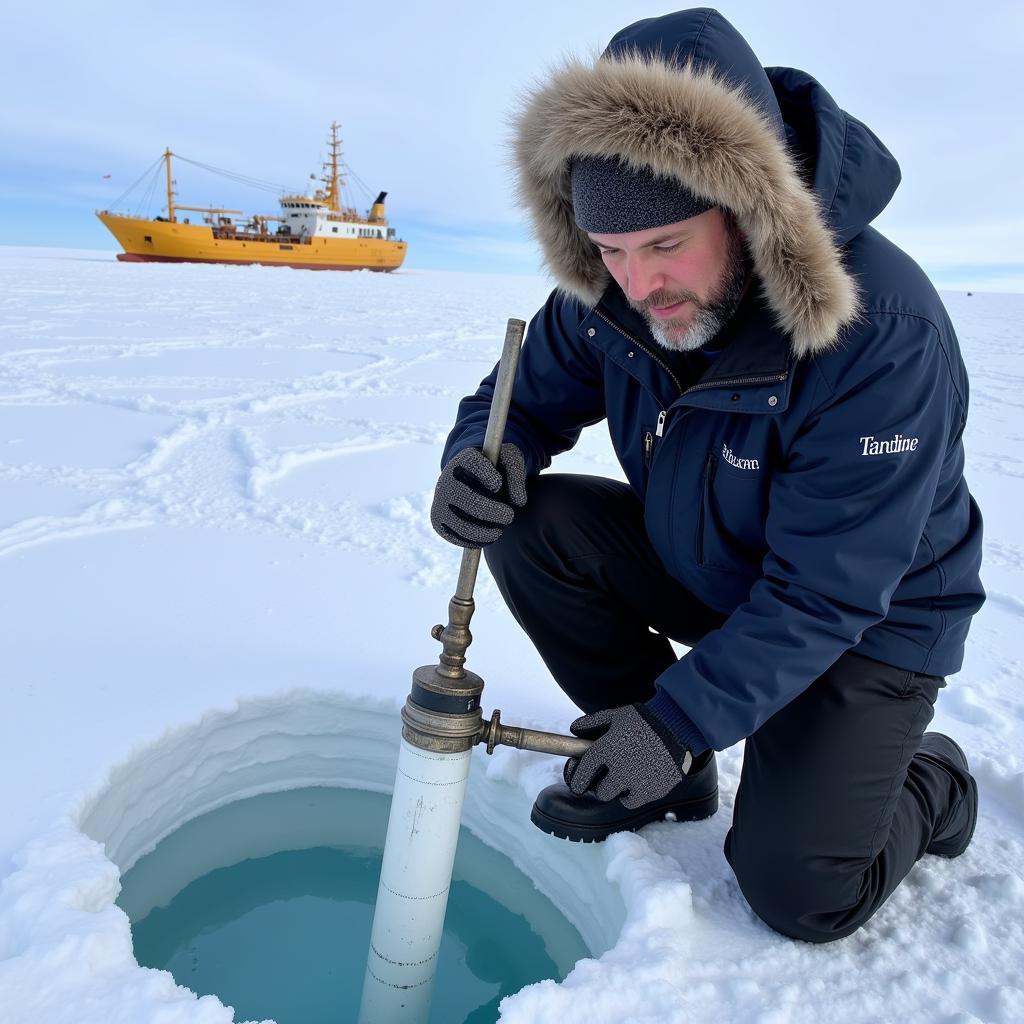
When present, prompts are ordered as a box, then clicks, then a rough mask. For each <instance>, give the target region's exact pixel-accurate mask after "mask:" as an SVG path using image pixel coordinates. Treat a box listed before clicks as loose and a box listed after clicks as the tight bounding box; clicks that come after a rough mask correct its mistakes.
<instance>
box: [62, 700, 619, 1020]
mask: <svg viewBox="0 0 1024 1024" xmlns="http://www.w3.org/2000/svg"><path fill="white" fill-rule="evenodd" d="M400 734H401V722H400V719H399V715H398V706H397V704H396V703H395V702H393V701H390V700H382V699H377V698H371V697H362V696H355V695H352V694H347V693H342V692H319V691H311V690H305V689H296V690H290V691H287V692H283V693H279V694H275V695H273V696H268V697H259V698H246V699H243V700H239V701H238V702H237V704H236V705H234V706H233V707H232V708H230V709H225V710H216V711H209V712H207V713H206V714H204V715H203V716H202V717H201V718H200V719H199V720H197V721H195V722H193V723H191V724H188V725H182V726H178V727H175V728H174V729H171V730H169V731H168V732H166V733H165V734H164V735H163V736H161V737H159V738H158V739H156V740H155V741H153V742H151V743H149V744H147V745H145V746H142V747H139V748H137V749H136V750H135V751H134V752H133V753H132V754H131V755H130V756H129V757H128V758H127V759H126V760H125V761H123V762H122V763H121V764H118V765H116V766H115V767H114V768H112V769H111V771H110V773H109V775H108V777H107V780H106V782H105V783H104V785H103V786H102V788H101V789H100V790H99V791H98V792H96V793H94V794H93V795H92V796H90V797H89V798H87V799H86V800H84V801H83V803H82V804H81V805H80V808H79V810H78V812H77V814H76V823H77V824H78V826H79V827H80V828H81V830H82V832H84V833H85V835H86V836H88V837H90V838H92V839H94V840H96V841H97V842H99V843H102V844H103V848H104V851H105V853H106V856H107V858H108V859H109V860H110V861H112V862H113V863H114V864H115V865H116V866H117V867H118V869H119V870H120V874H121V879H122V884H123V891H122V894H121V896H120V897H119V899H118V903H119V904H120V906H121V907H122V909H123V910H124V911H125V912H126V914H127V915H128V917H129V919H130V920H131V921H132V923H133V925H135V930H136V931H137V932H138V936H139V937H138V939H137V940H136V942H137V948H136V950H135V952H136V954H137V959H138V961H139V962H140V963H143V964H145V963H147V962H149V961H150V959H151V956H150V953H149V952H147V949H148V943H149V942H150V941H151V940H150V938H149V937H147V936H146V935H145V934H144V933H145V931H146V930H147V929H148V928H149V927H150V926H153V927H156V926H157V924H158V923H160V922H163V923H161V926H160V931H161V933H163V935H164V937H158V938H157V939H155V940H154V941H155V943H156V945H155V946H154V947H153V948H154V949H155V950H156V951H157V952H156V953H154V954H153V956H154V957H156V956H158V955H163V956H169V957H170V959H169V960H166V965H167V966H168V967H169V968H170V969H171V972H172V974H174V976H175V977H176V979H177V980H178V982H179V984H181V985H183V986H185V987H188V988H198V987H199V984H200V982H199V977H198V975H199V974H200V973H201V969H205V968H204V967H203V965H204V962H209V958H210V956H211V951H212V950H213V949H214V946H212V945H211V946H209V947H207V946H206V945H205V944H206V943H207V942H209V943H215V942H217V941H223V942H224V943H225V948H227V950H228V952H229V953H231V954H232V955H233V956H234V958H235V961H236V963H237V964H238V967H239V970H250V969H252V968H253V967H256V971H255V977H256V980H255V981H254V982H253V983H252V986H251V987H252V989H253V991H254V992H256V991H257V990H261V991H264V992H271V993H272V991H273V990H272V988H271V987H269V986H272V985H273V983H275V981H277V982H279V983H281V984H285V983H291V979H292V978H293V977H294V979H296V980H294V984H295V985H296V986H298V985H299V984H300V981H299V980H297V979H298V978H299V974H298V973H296V972H298V971H299V970H300V968H301V969H308V970H309V971H310V972H311V974H316V975H317V976H318V977H319V978H320V979H321V982H322V983H323V986H324V987H323V989H322V992H323V993H324V994H323V995H322V998H325V999H330V998H334V997H333V996H332V995H331V993H332V992H335V991H337V990H338V988H337V986H338V985H339V984H340V979H341V977H342V975H343V974H344V972H345V971H349V970H352V971H354V972H355V975H357V976H358V977H359V981H358V982H357V983H356V984H355V986H354V989H353V990H352V992H351V993H350V995H349V997H350V998H351V999H352V1000H356V1002H355V1003H352V1002H349V1003H348V1004H343V1005H342V1006H341V1007H340V1008H338V1009H337V1011H335V1010H334V1008H333V1005H332V1010H331V1013H330V1014H329V1015H328V1016H326V1017H322V1018H321V1017H318V1016H315V1015H313V1014H312V1013H310V1014H309V1015H308V1016H306V1017H305V1018H303V1017H302V1016H301V1014H300V1015H298V1016H292V1017H290V1018H289V1017H287V1016H286V1015H285V1011H283V1010H282V1011H278V1010H277V1009H273V1010H272V1008H270V1007H265V1008H262V1009H256V1008H252V1009H250V1008H249V1004H247V1003H246V1004H244V1007H245V1008H243V1002H242V998H241V997H238V996H235V995H234V990H233V989H232V990H230V991H229V990H228V989H227V988H226V987H225V986H224V985H223V984H221V985H219V987H218V986H217V985H211V986H210V987H211V988H212V991H213V992H214V993H215V994H216V996H217V997H219V998H220V999H221V1001H223V1002H227V1003H230V1004H232V1005H234V1006H235V1019H236V1020H245V1019H247V1017H248V1019H253V1018H255V1019H257V1020H258V1019H260V1018H261V1017H264V1016H266V1015H267V1014H269V1013H271V1012H274V1013H280V1016H279V1017H278V1018H277V1019H278V1021H279V1024H287V1022H288V1021H289V1020H302V1019H304V1020H305V1021H309V1020H314V1019H331V1020H346V1019H354V1011H352V1012H351V1013H348V1012H347V1011H346V1010H345V1006H346V1005H347V1006H349V1007H352V1006H355V1005H358V999H359V995H360V990H361V986H362V980H361V979H362V972H363V969H364V967H365V963H366V954H367V952H368V936H369V928H370V921H371V917H372V902H373V901H374V900H375V899H376V884H377V877H378V873H379V867H378V864H377V861H378V859H379V856H380V847H381V844H382V843H383V840H384V836H385V835H386V831H387V827H386V825H387V815H388V810H389V807H390V793H391V789H392V786H393V784H394V779H395V769H396V765H397V763H398V747H399V739H400ZM500 753H502V752H501V751H498V752H496V754H495V755H494V757H493V759H492V758H489V757H488V755H487V754H486V753H484V751H483V750H482V749H480V748H477V749H476V750H475V751H474V753H473V766H472V769H471V772H470V781H469V787H468V790H467V792H466V800H465V803H464V805H463V812H462V831H461V833H460V836H461V838H460V841H459V855H458V858H457V860H456V875H455V877H456V887H455V888H453V891H452V896H451V904H450V906H451V908H452V911H453V913H454V914H457V915H459V916H456V917H452V920H451V922H450V923H449V927H450V928H451V929H452V934H451V935H449V936H448V938H447V939H446V942H447V948H448V950H449V951H450V952H449V953H448V954H447V955H448V957H449V958H451V957H452V956H454V958H455V961H458V960H459V958H460V957H461V958H462V960H463V961H465V962H464V963H463V964H461V965H459V964H455V965H452V966H451V967H449V968H445V969H447V970H455V967H456V966H458V967H459V969H460V970H462V971H463V973H462V975H460V976H459V977H458V978H455V977H454V976H453V977H452V978H450V979H449V980H448V981H445V980H444V979H443V977H442V975H440V974H439V976H438V982H437V988H436V990H435V991H436V992H437V993H438V995H437V998H436V1000H435V1004H436V1005H437V1006H440V1007H442V1008H444V1007H449V1008H450V1009H449V1010H448V1011H447V1012H448V1016H447V1017H442V1016H435V1017H434V1018H433V1019H434V1020H438V1021H440V1020H442V1019H443V1020H445V1021H446V1022H447V1021H457V1020H460V1019H464V1018H460V1017H459V1016H458V1014H459V1013H465V1014H468V1015H469V1016H468V1017H467V1018H465V1019H469V1020H475V1019H478V1018H475V1017H473V1016H472V1014H473V1013H474V1012H479V1013H480V1014H483V1013H484V1011H483V1010H482V1009H480V1007H481V1006H484V1007H488V1010H487V1011H486V1012H487V1013H488V1014H490V1016H489V1017H487V1016H486V1015H485V1016H484V1017H482V1018H479V1019H489V1020H493V1019H494V1018H495V1017H496V1016H497V1014H496V1013H495V1012H492V1011H493V1007H494V1005H496V1004H495V1003H494V1000H495V998H500V997H501V996H502V995H503V994H505V993H507V992H511V991H514V990H515V989H516V988H517V987H522V986H523V985H525V984H527V983H528V980H535V979H539V978H542V977H549V978H556V979H562V978H564V977H565V975H566V973H567V972H568V971H570V970H571V969H572V967H573V963H574V962H575V961H576V960H578V959H579V958H581V957H587V956H589V957H596V956H600V955H601V954H603V953H604V952H606V951H607V950H609V949H611V948H612V946H614V945H615V944H616V942H617V941H618V939H619V936H620V934H621V932H622V928H623V925H624V922H625V918H626V911H625V906H624V904H623V900H622V894H621V891H620V890H619V887H618V885H617V884H616V883H615V882H614V881H612V880H610V879H609V877H608V871H607V857H606V854H605V852H604V850H603V847H602V845H601V844H584V845H582V846H581V844H578V843H566V842H562V841H560V840H556V839H552V837H551V836H548V835H545V834H544V833H542V832H541V831H540V830H539V829H536V828H534V826H533V825H532V824H531V823H530V807H531V805H532V803H533V797H534V796H535V795H536V792H537V790H538V788H540V787H541V786H543V785H546V784H547V783H548V782H549V781H552V778H549V777H548V775H549V774H550V773H549V772H548V771H547V769H548V768H550V767H551V766H550V765H548V764H547V763H546V761H545V759H543V758H538V757H536V756H534V755H529V756H526V755H523V754H522V752H519V751H505V752H504V754H505V755H506V756H505V757H503V758H501V759H499V756H498V755H499V754H500ZM499 851H500V852H499ZM369 860H372V861H373V867H372V869H371V868H369V866H368V861H369ZM360 877H362V878H363V879H364V880H365V879H367V878H369V882H368V885H369V889H368V890H367V892H368V896H367V900H368V902H364V903H362V904H361V905H360V906H361V909H360V906H355V905H353V906H348V907H344V906H342V904H343V903H345V902H346V900H345V899H342V898H340V897H339V895H338V894H339V892H341V893H344V892H348V891H350V890H352V888H353V887H354V886H355V885H356V882H357V881H358V879H359V878H360ZM370 890H372V891H370ZM179 894H180V895H179ZM197 894H198V895H197ZM275 894H276V895H275ZM285 895H286V896H288V898H287V899H285V898H277V897H282V896H285ZM348 902H350V903H352V904H359V900H357V899H352V900H349V901H348ZM289 904H291V907H289ZM190 907H191V908H193V910H192V911H190V909H189V908H190ZM459 908H461V909H459ZM193 911H194V912H195V913H198V914H200V917H201V915H202V914H206V915H207V919H206V924H208V925H209V926H210V930H209V931H207V932H203V927H204V925H203V922H202V921H201V920H200V919H199V918H196V919H193V920H192V921H191V923H188V922H189V915H190V913H192V912H193ZM293 911H301V912H302V913H306V912H308V913H309V914H310V915H311V916H310V918H309V923H308V926H307V928H306V930H307V931H308V932H309V933H310V936H311V937H314V938H315V939H316V941H314V942H313V944H312V946H310V947H308V948H306V947H300V946H298V945H297V944H296V943H297V942H298V940H295V941H294V942H289V943H288V944H287V948H286V949H285V950H284V951H283V952H278V953H276V954H275V953H272V952H270V950H271V948H272V947H271V942H272V940H273V939H274V933H275V932H279V931H280V932H283V931H284V929H285V924H284V923H282V922H284V921H285V920H286V918H287V916H288V915H289V914H291V913H292V912H293ZM346 914H348V915H350V917H345V915H346ZM360 914H362V915H364V916H363V918H362V919H361V920H362V921H363V924H362V925H360V924H359V920H360V917H359V915H360ZM275 915H282V917H281V918H277V917H275ZM339 915H340V916H339ZM460 918H461V919H460ZM257 924H258V925H259V929H257ZM288 927H291V928H294V927H295V925H294V923H292V924H290V925H288ZM359 928H363V929H364V930H365V935H363V934H360V935H358V937H357V934H356V932H357V930H358V929H359ZM300 930H301V929H300ZM218 931H219V932H220V934H221V939H218V938H217V933H218ZM531 934H532V935H533V936H534V937H535V938H533V939H530V938H529V937H530V935H531ZM174 935H177V936H178V939H177V940H176V941H174V940H173V936H174ZM190 935H191V936H194V938H190V937H189V936H190ZM256 935H259V936H261V938H260V939H259V940H258V941H257V940H255V939H254V938H247V937H246V936H253V937H255V936H256ZM527 941H529V942H530V943H532V944H533V945H532V950H531V951H528V953H527V956H526V959H525V961H520V960H519V959H516V960H513V959H512V957H513V955H514V956H515V957H517V958H518V957H519V956H520V954H521V952H522V951H521V950H520V949H519V947H520V946H521V945H526V944H527ZM197 943H199V945H196V944H197ZM161 944H162V945H161ZM193 947H194V948H195V952H194V953H192V954H190V953H189V950H190V949H191V948H193ZM512 947H514V948H512ZM161 948H162V949H163V951H164V952H163V954H159V950H160V949H161ZM443 949H444V947H443ZM176 950H177V951H179V953H178V954H176V953H175V951H176ZM175 955H179V956H180V957H181V958H182V959H181V960H180V964H179V966H177V967H176V966H175V963H174V962H173V961H174V956H175ZM444 955H445V954H444V952H442V957H444ZM193 956H194V958H195V962H194V963H193V959H192V958H193ZM506 959H507V960H508V963H507V964H503V963H502V961H503V960H506ZM153 962H154V963H156V962H157V961H156V960H155V959H154V960H153ZM293 965H298V966H293ZM552 965H554V968H553V969H552ZM126 967H127V968H128V969H129V970H139V971H142V968H140V967H137V966H136V964H135V963H134V962H132V963H131V964H130V965H127V964H126ZM192 967H195V968H196V971H195V972H193V971H192ZM499 967H500V968H501V970H502V971H503V972H505V973H503V974H502V975H501V976H500V977H499V976H498V975H497V973H496V972H497V971H498V969H499ZM332 971H333V974H332V973H331V972H332ZM492 972H493V973H492ZM275 975H276V978H275ZM307 977H308V975H307ZM459 979H461V980H459ZM204 984H205V982H204ZM449 984H452V985H454V986H455V987H456V988H459V987H464V988H465V991H464V992H463V993H462V998H463V1002H462V1003H459V1004H457V1005H456V1004H453V1003H451V1001H449V1002H445V999H446V996H444V995H443V994H441V988H442V987H445V988H447V987H448V985H449ZM332 985H334V986H335V988H334V989H332V988H331V986H332ZM318 998H321V997H319V996H318ZM512 998H513V1000H514V999H515V998H516V997H512ZM154 1000H156V1001H155V1002H154V1005H153V1007H152V1010H153V1014H154V1015H158V1014H159V1013H160V1012H161V1006H162V1005H163V1002H162V997H161V998H160V999H157V997H156V996H154ZM442 1012H445V1011H444V1010H442Z"/></svg>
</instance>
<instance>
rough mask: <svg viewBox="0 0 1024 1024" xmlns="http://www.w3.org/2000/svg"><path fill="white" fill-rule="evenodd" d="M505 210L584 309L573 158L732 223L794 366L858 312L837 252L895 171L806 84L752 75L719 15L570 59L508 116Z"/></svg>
mask: <svg viewBox="0 0 1024 1024" xmlns="http://www.w3.org/2000/svg"><path fill="white" fill-rule="evenodd" d="M514 125H515V136H514V145H515V160H516V168H517V174H518V198H519V200H520V202H521V203H522V205H524V206H525V207H526V209H527V211H528V213H529V215H530V217H531V219H532V222H533V229H534V233H535V234H536V236H537V237H538V239H539V241H540V243H541V246H542V248H543V251H544V258H545V262H546V263H547V265H548V267H549V268H550V270H551V272H552V273H553V274H554V276H555V279H556V280H557V282H558V284H559V286H560V287H562V288H563V289H565V290H566V291H568V292H570V293H572V294H574V295H576V296H578V297H579V298H580V299H582V300H583V301H584V302H585V303H587V304H588V305H591V306H592V305H596V303H597V302H598V300H599V299H600V297H601V295H602V293H603V292H604V290H605V289H606V288H607V287H608V284H609V281H610V277H609V275H608V272H607V270H606V269H605V267H604V264H603V263H602V261H601V258H600V256H599V255H598V253H597V250H596V248H595V246H594V245H593V243H591V242H590V240H589V239H588V238H587V236H586V234H585V233H584V232H583V231H581V230H580V229H579V228H578V227H577V226H576V223H575V220H574V218H573V212H572V196H571V190H570V187H569V165H570V161H571V160H572V158H573V157H576V156H584V155H593V156H618V157H620V158H622V159H624V160H626V161H628V162H629V163H631V164H632V165H633V166H635V167H637V168H639V167H641V166H647V167H650V168H651V169H653V170H654V171H655V172H656V173H658V174H662V175H665V176H668V177H674V178H676V179H678V180H679V181H680V182H681V183H683V184H684V185H685V186H686V187H687V188H688V189H690V191H692V192H694V193H696V194H698V195H701V196H704V197H705V198H707V199H708V200H710V201H711V202H713V203H714V204H715V205H717V206H721V207H724V208H726V209H728V210H730V211H731V212H732V213H733V214H734V215H735V216H736V219H737V221H738V223H739V225H740V227H741V228H742V230H743V231H744V233H745V234H746V236H747V239H748V244H749V247H750V251H751V255H752V256H753V259H754V268H755V271H756V273H757V275H758V277H759V278H760V280H761V283H762V286H763V289H764V294H765V298H766V301H767V302H768V304H769V306H770V307H771V309H772V310H773V311H774V313H775V314H776V316H777V318H778V322H779V324H780V326H781V327H782V328H783V329H784V330H785V331H786V332H787V333H788V334H789V335H790V337H791V339H792V346H793V349H794V351H795V353H796V354H797V355H798V356H806V355H809V354H813V353H815V352H818V351H823V350H825V349H827V348H829V347H831V346H832V345H834V344H835V342H836V340H837V339H838V337H839V334H840V331H841V330H842V328H843V326H844V325H845V324H847V323H850V322H851V321H853V320H854V319H855V318H856V317H857V315H858V311H859V298H858V294H857V287H856V283H855V281H854V280H853V279H852V277H851V276H850V275H849V274H848V273H847V271H846V270H845V269H844V267H843V261H842V255H841V251H840V247H841V246H842V245H843V244H844V243H845V242H846V241H848V240H849V239H851V238H853V237H854V236H855V235H857V234H859V233H860V231H862V230H863V228H864V227H865V226H866V225H867V224H868V223H870V221H871V220H872V219H873V218H874V217H875V216H877V214H878V213H879V212H880V211H881V210H882V209H883V208H884V207H885V205H886V204H887V203H888V201H889V199H890V198H891V196H892V194H893V192H894V191H895V190H896V186H897V185H898V184H899V180H900V172H899V166H898V165H897V163H896V161H895V159H894V158H893V157H892V155H891V154H890V153H889V151H888V150H887V149H886V148H885V146H884V145H882V143H881V142H880V141H879V140H878V138H877V137H876V136H875V135H874V134H873V133H872V132H871V131H870V129H868V128H867V127H866V126H865V125H863V124H862V123H861V122H860V121H858V120H857V119H856V118H853V117H851V116H850V115H849V114H847V113H845V111H842V110H840V109H839V107H838V106H837V105H836V103H835V101H834V100H833V99H832V97H831V96H829V95H828V93H827V92H826V91H825V90H824V89H823V88H822V87H821V86H820V85H819V84H818V83H817V82H816V81H815V80H814V79H813V78H811V77H810V76H809V75H807V74H805V73H804V72H801V71H796V70H795V69H792V68H768V69H765V68H762V67H761V65H760V63H759V61H758V60H757V58H756V56H755V55H754V53H753V51H752V50H751V49H750V47H749V46H748V45H747V43H746V41H745V40H744V39H743V37H742V36H740V34H739V33H738V32H737V31H736V30H735V29H734V28H733V27H732V25H730V24H729V22H728V21H726V19H725V18H723V17H722V16H721V15H720V14H719V13H718V12H717V11H714V10H710V9H708V8H698V9H694V10H689V11H680V12H678V13H676V14H670V15H666V16H665V17H661V18H652V19H648V20H646V21H642V22H637V23H636V24H635V25H631V26H629V27H628V28H626V29H624V30H623V31H622V32H620V33H619V34H618V35H616V36H615V38H614V39H613V40H612V42H611V43H610V44H609V46H608V49H607V50H606V51H605V52H604V54H602V55H601V57H600V58H599V59H597V60H596V61H592V62H584V61H581V60H578V59H568V60H566V61H565V62H564V63H563V64H562V65H561V66H560V67H558V68H557V69H555V70H554V71H553V72H552V74H551V76H550V77H549V78H548V80H547V81H546V82H544V83H543V84H541V85H540V86H538V87H537V88H536V89H535V90H533V91H532V92H531V93H530V94H528V95H527V97H526V98H525V101H524V103H523V106H522V108H521V109H520V110H519V111H518V113H517V114H516V115H515V120H514Z"/></svg>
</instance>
